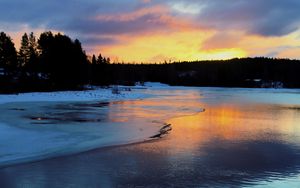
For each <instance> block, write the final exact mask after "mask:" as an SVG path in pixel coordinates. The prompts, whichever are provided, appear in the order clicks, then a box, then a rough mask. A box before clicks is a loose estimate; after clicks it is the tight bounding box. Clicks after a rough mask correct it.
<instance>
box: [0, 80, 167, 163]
mask: <svg viewBox="0 0 300 188" xmlns="http://www.w3.org/2000/svg"><path fill="white" fill-rule="evenodd" d="M128 88H129V87H126V88H122V87H120V88H119V89H120V91H121V93H120V94H113V93H112V89H111V88H109V89H103V88H96V89H93V90H85V91H58V92H35V93H21V94H9V95H0V107H1V111H2V115H0V117H1V118H0V168H2V167H5V166H9V165H14V164H19V163H24V162H31V161H36V160H43V159H48V158H53V157H58V156H64V155H70V154H76V153H80V152H85V151H89V150H93V149H98V148H103V147H113V146H121V145H127V144H133V143H140V142H144V141H148V140H151V139H150V137H151V136H153V135H155V134H157V133H158V132H159V129H160V128H161V127H163V126H164V125H163V123H160V124H156V125H154V126H149V125H147V124H145V125H143V123H142V122H140V123H139V121H137V122H134V124H137V125H130V121H129V122H125V123H117V124H116V123H114V122H104V123H103V122H102V123H101V122H100V123H101V124H99V125H102V126H100V128H99V126H96V125H95V123H94V124H92V123H91V124H89V123H87V124H86V123H85V124H76V123H75V125H74V126H72V128H68V126H70V125H67V124H63V122H62V124H61V125H58V126H59V127H61V128H57V129H55V130H51V129H49V128H48V129H47V127H48V126H45V125H39V126H36V125H35V126H36V127H37V128H34V126H33V125H32V124H30V122H29V121H27V120H25V119H24V118H23V117H24V114H25V113H27V114H30V113H36V111H37V109H36V105H40V104H43V105H44V104H50V105H52V104H53V105H54V104H55V105H57V104H65V103H66V104H73V103H78V102H79V103H82V102H83V103H85V102H87V104H89V103H97V102H109V103H110V102H115V101H130V100H141V99H145V98H148V97H151V95H150V94H145V92H141V91H142V90H141V89H146V88H147V87H144V86H143V87H139V88H136V89H134V88H132V87H131V89H130V90H128ZM49 102H50V103H49ZM11 106H13V107H14V108H10V107H11ZM24 106H25V107H24ZM24 108H25V109H26V110H24V111H23V109H24ZM9 109H10V110H9ZM11 109H13V110H11ZM19 109H22V110H19ZM94 110H96V109H94ZM99 110H100V111H101V108H100V109H99ZM99 110H98V109H97V111H99ZM102 113H104V114H106V113H107V112H106V111H105V110H104V112H102ZM100 115H101V114H100ZM22 118H23V119H22ZM10 121H11V122H13V124H11V123H10ZM31 121H32V120H31ZM131 123H133V122H131ZM14 124H16V125H14ZM19 125H20V127H19ZM83 125H84V126H83ZM49 126H51V125H49ZM120 126H121V127H120ZM116 127H118V128H116ZM139 127H140V128H139ZM44 129H45V130H44ZM73 129H74V130H73ZM141 130H143V131H142V132H141ZM100 133H101V134H100ZM28 146H30V147H28Z"/></svg>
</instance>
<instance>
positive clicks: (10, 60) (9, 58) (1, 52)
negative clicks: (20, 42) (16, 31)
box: [0, 32, 17, 73]
mask: <svg viewBox="0 0 300 188" xmlns="http://www.w3.org/2000/svg"><path fill="white" fill-rule="evenodd" d="M16 65H17V51H16V48H15V45H14V43H13V42H12V40H11V38H10V37H9V36H7V35H6V34H5V33H4V32H1V33H0V68H4V69H5V70H6V73H8V72H11V71H13V70H15V69H16Z"/></svg>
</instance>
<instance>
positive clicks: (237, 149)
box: [0, 87, 300, 188]
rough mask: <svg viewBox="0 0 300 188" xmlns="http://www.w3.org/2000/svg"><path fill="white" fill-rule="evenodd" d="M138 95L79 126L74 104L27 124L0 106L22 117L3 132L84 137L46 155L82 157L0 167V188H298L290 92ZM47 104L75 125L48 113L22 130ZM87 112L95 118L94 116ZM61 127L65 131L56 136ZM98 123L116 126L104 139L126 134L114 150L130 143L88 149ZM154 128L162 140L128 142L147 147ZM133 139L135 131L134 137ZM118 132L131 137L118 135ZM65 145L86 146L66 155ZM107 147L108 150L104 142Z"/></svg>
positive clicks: (158, 91) (298, 152) (298, 129)
mask: <svg viewBox="0 0 300 188" xmlns="http://www.w3.org/2000/svg"><path fill="white" fill-rule="evenodd" d="M139 92H145V93H146V94H150V95H151V96H152V97H149V98H145V99H143V100H130V101H122V102H113V103H109V102H108V103H101V104H103V106H101V105H100V106H97V107H99V108H96V109H93V113H92V115H91V114H89V113H87V114H88V115H85V116H83V117H84V119H82V116H78V114H75V115H74V112H73V111H72V110H73V109H74V103H67V104H61V103H60V104H57V103H56V104H53V103H49V104H48V103H38V104H35V105H34V106H35V108H32V109H31V110H30V111H29V112H30V113H29V114H31V116H30V117H29V115H28V113H27V112H26V113H27V115H26V116H24V114H23V113H25V112H23V111H22V110H21V109H24V108H26V107H28V106H32V105H33V104H28V103H27V104H26V103H25V104H24V103H22V105H21V104H20V103H17V104H8V105H4V106H3V107H1V109H2V110H4V109H3V108H6V109H7V108H9V109H13V110H19V111H21V112H18V113H19V116H21V115H20V114H22V116H21V117H23V118H24V117H25V118H27V124H26V123H25V124H24V125H20V122H19V121H13V122H15V123H12V122H11V120H6V121H5V122H6V124H8V125H10V126H11V127H17V128H21V129H25V130H26V129H27V130H28V129H34V130H35V131H37V130H38V131H41V130H42V131H41V133H43V131H45V129H46V130H47V129H49V130H51V131H53V129H55V131H56V132H60V133H61V132H64V133H65V132H68V133H70V132H72V136H74V135H77V136H78V134H79V133H80V134H81V133H82V131H83V130H85V132H84V133H85V134H86V136H78V137H74V140H71V141H68V142H67V143H68V144H64V143H63V144H58V145H57V144H54V146H55V147H56V148H57V146H59V147H60V150H55V152H56V153H57V152H58V151H61V150H66V148H70V145H71V146H72V147H71V149H69V150H73V151H74V150H75V151H79V150H82V148H84V147H88V149H92V150H89V151H86V152H81V153H79V152H70V154H72V155H65V152H62V153H61V154H64V155H58V156H57V157H55V156H51V158H50V159H45V160H41V161H33V162H31V163H23V164H17V165H12V166H6V167H2V168H0V185H1V187H51V188H53V187H299V185H300V90H288V89H283V90H274V89H226V88H192V87H190V88H189V87H161V88H152V89H151V88H150V89H147V90H144V91H139ZM75 104H76V105H75V107H77V111H76V112H77V113H78V106H80V110H81V111H79V112H82V110H86V107H87V106H86V103H84V104H85V105H83V104H82V103H80V104H78V103H75ZM97 104H99V103H97ZM9 105H12V106H9ZM57 105H59V112H61V111H62V110H66V108H65V107H66V106H68V107H69V108H67V110H68V112H70V107H71V109H72V110H71V111H72V113H71V114H72V119H73V120H74V116H75V119H76V118H77V120H78V121H79V123H78V122H75V123H74V121H71V123H70V122H69V119H68V118H67V120H66V118H58V117H61V116H59V115H57V113H50V114H51V116H50V117H52V118H48V119H42V120H45V121H46V120H47V121H49V120H51V122H50V123H49V122H46V123H45V122H43V124H42V128H41V127H39V128H35V127H34V128H32V126H37V124H32V121H35V120H41V119H38V118H39V117H40V116H36V115H32V114H34V113H33V112H35V111H36V110H37V109H39V111H40V109H41V108H43V109H47V110H48V111H49V109H53V107H56V110H57ZM70 105H71V106H70ZM92 105H94V104H92ZM16 106H17V107H18V109H16ZM45 106H46V107H48V108H45ZM82 106H84V109H81V108H82ZM50 107H52V108H50ZM88 107H91V104H89V105H88ZM93 107H95V106H93ZM89 110H90V109H89ZM95 110H96V111H101V113H100V114H97V113H94V112H95ZM48 111H46V112H48ZM50 112H53V110H52V111H51V110H50ZM85 112H86V111H85ZM18 113H17V114H18ZM26 113H25V114H26ZM15 114H16V112H14V113H13V115H15ZM43 114H45V113H43ZM46 114H47V113H46ZM48 114H49V113H48ZM53 114H55V115H53ZM59 114H61V113H59ZM64 114H65V112H64ZM39 115H40V113H39ZM7 116H8V114H7V115H6V117H7ZM47 117H49V116H47ZM53 117H55V118H53ZM66 117H70V114H69V115H67V116H66ZM78 117H79V119H78ZM99 117H101V118H99ZM43 118H45V116H43ZM0 119H1V118H0ZM10 119H11V118H10ZM62 119H63V120H64V121H65V122H64V123H62V124H63V125H64V126H62V127H61V126H60V123H59V122H61V121H62ZM2 120H3V119H2ZM86 120H93V121H92V122H91V121H88V122H86ZM98 120H99V121H98ZM102 120H103V121H104V122H106V123H107V124H105V125H106V126H112V125H113V126H114V127H116V126H117V127H118V128H117V129H116V128H115V129H113V130H114V131H112V132H110V134H116V135H122V133H124V134H125V135H127V136H125V137H124V138H123V140H122V139H120V140H118V142H117V143H122V142H123V143H126V141H128V138H130V137H131V136H132V135H136V137H134V138H130V139H129V142H128V143H130V144H126V145H122V146H115V144H112V145H114V146H111V147H100V148H99V147H98V149H97V147H95V146H97V144H99V143H103V142H98V141H99V140H97V139H95V138H97V136H101V130H103V128H97V127H96V126H95V125H97V124H100V123H102ZM3 121H4V120H3ZM23 121H25V120H24V119H23ZM53 121H55V122H53ZM66 121H67V123H66ZM16 122H17V123H16ZM30 123H31V125H30ZM76 123H78V124H76ZM91 123H92V124H91ZM111 123H115V124H111ZM163 123H170V124H171V125H172V131H171V133H170V134H168V135H167V136H165V137H163V138H161V139H155V140H148V141H142V142H141V140H142V139H141V137H139V136H137V135H142V136H143V137H145V138H144V140H147V138H148V136H149V135H148V134H150V133H152V132H153V130H154V129H153V127H155V130H157V129H158V128H159V127H160V126H161V125H162V124H163ZM70 124H71V125H74V124H75V128H70ZM123 124H125V125H126V126H124V125H123ZM18 125H19V126H18ZM101 125H104V124H101ZM24 126H25V127H24ZM28 126H31V127H30V128H28ZM38 126H41V125H38ZM47 126H52V127H51V128H47ZM68 126H69V127H68ZM81 126H87V128H84V129H82V128H80V127H81ZM89 126H90V128H89ZM45 127H46V128H45ZM66 127H68V128H66ZM147 127H148V128H147ZM73 129H74V130H75V131H74V130H73ZM70 130H73V131H70ZM78 130H79V131H78ZM109 130H111V128H109ZM135 130H139V131H138V132H136V133H134V131H135ZM91 131H92V132H93V133H90V132H91ZM99 131H100V133H99ZM118 131H119V132H118ZM126 131H131V132H133V134H129V135H128V134H127V133H126ZM143 131H144V132H143ZM74 132H75V133H74ZM115 132H117V133H115ZM140 132H143V134H139V133H140ZM49 135H51V134H49ZM69 136H70V135H69ZM128 136H129V137H128ZM146 136H147V137H146ZM61 137H63V139H61V140H60V141H61V142H65V141H66V138H67V136H66V135H60V138H61ZM117 137H118V136H117ZM35 138H36V137H35ZM52 138H55V139H57V135H55V136H54V137H52V136H50V138H49V139H52ZM87 138H88V139H87ZM114 138H116V136H115V137H114ZM70 139H71V138H70ZM90 139H92V140H93V141H95V142H93V144H91V145H90V143H89V142H87V140H90ZM25 140H26V139H25ZM133 140H139V143H133V142H132V141H133ZM51 141H52V142H54V140H51ZM28 142H32V141H28ZM75 142H83V143H84V142H87V143H88V144H82V145H81V146H80V144H79V146H80V147H77V146H76V147H75V146H74V143H75ZM8 143H9V142H8ZM107 143H109V144H107V145H108V146H109V145H110V144H111V143H112V141H111V142H107ZM90 146H93V147H90ZM103 146H105V144H104V145H103ZM89 147H90V148H89ZM94 147H95V148H94ZM6 148H9V147H7V146H6ZM78 148H79V150H78ZM38 149H39V148H38ZM2 150H3V149H2ZM69 150H68V151H69ZM34 151H36V149H35V150H34ZM3 152H5V151H3ZM15 153H16V152H15ZM35 154H39V153H38V152H35ZM37 159H38V158H37Z"/></svg>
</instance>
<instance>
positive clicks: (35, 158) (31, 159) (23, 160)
mask: <svg viewBox="0 0 300 188" xmlns="http://www.w3.org/2000/svg"><path fill="white" fill-rule="evenodd" d="M204 111H205V109H204V108H203V109H201V110H200V111H198V112H196V113H194V114H190V115H195V114H198V113H201V112H204ZM183 116H189V115H182V116H180V117H183ZM173 118H178V117H173ZM171 131H172V126H171V124H169V123H163V126H162V127H161V128H160V129H159V130H158V132H157V133H156V134H154V135H153V136H150V137H146V138H141V139H135V140H129V141H120V142H116V143H108V144H102V145H101V146H100V145H97V146H95V145H90V146H88V147H84V148H79V149H77V150H74V149H69V150H64V151H63V152H62V151H61V150H62V149H61V150H57V151H54V152H51V153H40V154H39V155H37V154H35V155H32V156H30V155H29V156H25V157H20V158H15V159H11V160H7V161H2V162H1V161H0V169H2V168H6V167H9V166H14V165H22V164H27V163H36V162H39V161H43V160H51V159H55V158H59V157H65V156H70V155H77V154H81V153H85V152H90V151H94V150H98V149H104V148H113V147H121V146H126V145H134V144H141V143H146V142H150V141H154V140H159V139H161V138H163V137H165V136H166V135H168V134H169V133H170V132H171Z"/></svg>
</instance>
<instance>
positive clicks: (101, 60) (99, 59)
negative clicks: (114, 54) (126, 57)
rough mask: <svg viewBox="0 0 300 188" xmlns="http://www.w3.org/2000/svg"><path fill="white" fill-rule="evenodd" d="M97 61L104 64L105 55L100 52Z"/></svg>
mask: <svg viewBox="0 0 300 188" xmlns="http://www.w3.org/2000/svg"><path fill="white" fill-rule="evenodd" d="M97 63H98V64H102V63H103V57H102V55H101V54H99V56H98V60H97Z"/></svg>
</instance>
